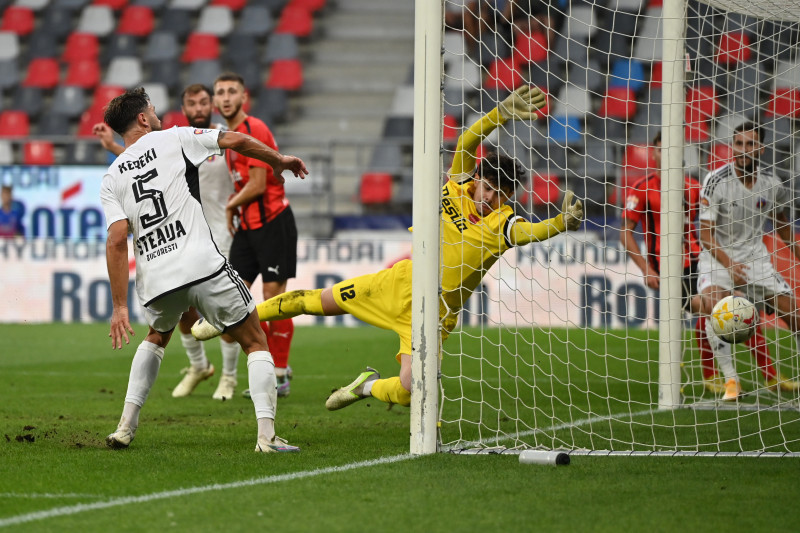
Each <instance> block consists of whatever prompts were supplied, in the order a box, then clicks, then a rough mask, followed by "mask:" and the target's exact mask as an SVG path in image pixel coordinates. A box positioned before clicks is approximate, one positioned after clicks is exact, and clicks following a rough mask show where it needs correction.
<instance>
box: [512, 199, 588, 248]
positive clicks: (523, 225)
mask: <svg viewBox="0 0 800 533" xmlns="http://www.w3.org/2000/svg"><path fill="white" fill-rule="evenodd" d="M574 197H575V194H574V193H573V192H572V191H569V190H568V191H567V192H566V194H565V195H564V201H563V203H562V205H561V214H559V215H558V216H555V217H553V218H550V219H547V220H544V221H542V222H526V221H517V222H515V223H514V224H513V225H512V226H511V228H510V229H509V234H508V240H509V242H510V243H511V245H512V246H524V245H526V244H528V243H531V242H539V241H544V240H547V239H549V238H550V237H553V236H555V235H558V234H559V233H563V232H564V231H566V230H570V231H575V230H577V229H578V228H580V227H581V222H582V221H583V203H582V202H581V201H580V200H575V202H574V203H573V201H572V200H573V198H574Z"/></svg>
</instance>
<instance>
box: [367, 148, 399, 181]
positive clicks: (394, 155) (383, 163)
mask: <svg viewBox="0 0 800 533" xmlns="http://www.w3.org/2000/svg"><path fill="white" fill-rule="evenodd" d="M405 166H406V164H405V160H404V157H403V148H402V146H401V145H400V144H398V143H396V142H378V143H377V144H376V145H375V148H374V149H373V151H372V155H371V157H370V160H369V168H370V169H372V170H376V171H382V172H388V173H390V174H398V173H399V172H401V171H402V170H403V168H405Z"/></svg>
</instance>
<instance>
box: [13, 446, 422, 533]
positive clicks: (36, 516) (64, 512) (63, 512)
mask: <svg viewBox="0 0 800 533" xmlns="http://www.w3.org/2000/svg"><path fill="white" fill-rule="evenodd" d="M415 457H417V456H415V455H409V454H401V455H392V456H389V457H381V458H379V459H372V460H370V461H360V462H358V463H349V464H346V465H342V466H330V467H327V468H318V469H316V470H306V471H304V472H292V473H289V474H280V475H277V476H267V477H260V478H255V479H247V480H244V481H233V482H231V483H214V484H213V485H203V486H200V487H189V488H186V489H176V490H167V491H164V492H154V493H151V494H143V495H141V496H123V497H121V498H113V499H111V500H106V501H102V502H94V503H79V504H75V505H67V506H63V507H54V508H53V509H47V510H45V511H35V512H32V513H26V514H21V515H17V516H11V517H8V518H2V519H0V527H8V526H16V525H19V524H25V523H27V522H34V521H36V520H45V519H47V518H57V517H60V516H68V515H74V514H78V513H85V512H87V511H97V510H99V509H108V508H110V507H119V506H120V505H128V504H131V503H145V502H151V501H154V500H167V499H170V498H179V497H181V496H189V495H191V494H200V493H203V492H212V491H219V490H228V489H238V488H242V487H252V486H254V485H268V484H271V483H280V482H282V481H294V480H295V479H303V478H308V477H314V476H321V475H325V474H334V473H337V472H347V471H348V470H355V469H357V468H364V467H369V466H378V465H384V464H390V463H398V462H400V461H406V460H408V459H413V458H415Z"/></svg>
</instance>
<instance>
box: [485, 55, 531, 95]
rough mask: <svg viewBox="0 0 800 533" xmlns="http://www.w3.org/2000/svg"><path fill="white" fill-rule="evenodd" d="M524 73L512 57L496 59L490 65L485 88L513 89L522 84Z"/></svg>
mask: <svg viewBox="0 0 800 533" xmlns="http://www.w3.org/2000/svg"><path fill="white" fill-rule="evenodd" d="M522 82H523V79H522V74H521V73H520V71H519V68H518V67H517V65H516V63H514V60H513V59H511V58H506V59H495V60H494V61H492V63H491V65H489V74H488V75H487V76H486V80H485V81H484V83H483V87H484V89H502V90H504V91H513V90H514V89H516V88H517V87H519V86H520V85H522Z"/></svg>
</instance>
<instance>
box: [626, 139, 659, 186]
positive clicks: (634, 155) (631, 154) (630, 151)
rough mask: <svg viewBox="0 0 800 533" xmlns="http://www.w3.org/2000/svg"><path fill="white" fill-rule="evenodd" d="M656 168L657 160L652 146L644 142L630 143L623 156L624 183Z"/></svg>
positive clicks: (630, 181) (628, 182)
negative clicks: (651, 148)
mask: <svg viewBox="0 0 800 533" xmlns="http://www.w3.org/2000/svg"><path fill="white" fill-rule="evenodd" d="M655 168H656V160H655V156H654V155H653V153H652V151H651V150H650V147H649V146H647V145H643V144H628V145H626V146H625V152H624V154H623V156H622V178H623V184H631V183H633V181H634V180H637V179H639V178H641V177H643V176H646V175H647V174H649V173H650V172H652V171H653V170H655Z"/></svg>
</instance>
